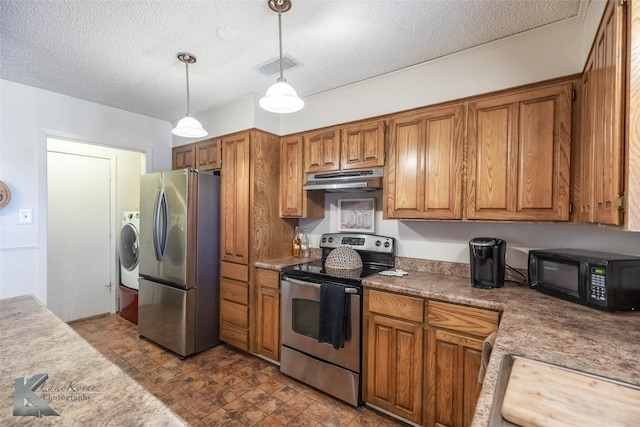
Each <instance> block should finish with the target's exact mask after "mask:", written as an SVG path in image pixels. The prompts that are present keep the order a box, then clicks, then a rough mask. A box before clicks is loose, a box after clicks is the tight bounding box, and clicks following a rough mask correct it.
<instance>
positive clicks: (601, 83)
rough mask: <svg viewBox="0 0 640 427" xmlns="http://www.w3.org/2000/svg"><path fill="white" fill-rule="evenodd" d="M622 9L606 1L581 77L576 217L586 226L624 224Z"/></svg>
mask: <svg viewBox="0 0 640 427" xmlns="http://www.w3.org/2000/svg"><path fill="white" fill-rule="evenodd" d="M626 10H627V8H626V5H622V4H620V3H619V2H608V4H607V6H606V9H605V12H604V14H603V17H602V21H601V23H600V27H599V28H598V32H597V34H596V38H595V40H594V43H593V47H592V50H591V53H590V54H589V57H588V59H587V66H586V67H585V71H584V73H583V92H584V95H583V112H584V113H583V116H582V126H583V129H584V130H583V132H584V135H583V141H582V147H581V148H582V150H583V151H584V156H583V157H582V160H583V161H582V163H581V165H580V167H581V174H580V175H581V177H582V180H581V183H580V184H581V191H580V196H581V199H580V216H579V218H580V220H583V221H587V222H597V223H601V224H613V225H619V224H622V221H623V212H622V210H621V209H620V207H619V200H620V198H621V197H622V194H623V191H624V175H623V173H624V120H625V116H624V114H625V110H624V106H625V99H626V98H625V90H624V82H625V74H626V70H625V55H624V52H625V50H624V48H625V43H626V40H625V31H626V29H625V23H626Z"/></svg>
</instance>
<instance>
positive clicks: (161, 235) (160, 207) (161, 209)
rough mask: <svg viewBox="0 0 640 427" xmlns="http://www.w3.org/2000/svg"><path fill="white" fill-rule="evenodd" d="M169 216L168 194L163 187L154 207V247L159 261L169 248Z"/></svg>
mask: <svg viewBox="0 0 640 427" xmlns="http://www.w3.org/2000/svg"><path fill="white" fill-rule="evenodd" d="M168 216H169V215H168V207H167V195H166V194H165V192H164V189H163V190H160V191H159V192H158V196H157V197H156V203H155V206H154V207H153V226H152V230H153V249H154V251H155V253H156V259H157V260H158V261H162V258H164V254H165V252H166V250H167V218H168Z"/></svg>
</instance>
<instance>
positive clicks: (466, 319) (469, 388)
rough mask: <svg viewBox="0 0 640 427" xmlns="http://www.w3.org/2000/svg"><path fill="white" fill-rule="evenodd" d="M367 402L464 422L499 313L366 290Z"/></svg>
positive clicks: (418, 419)
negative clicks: (485, 350)
mask: <svg viewBox="0 0 640 427" xmlns="http://www.w3.org/2000/svg"><path fill="white" fill-rule="evenodd" d="M364 295H365V308H364V313H365V328H366V331H367V333H366V336H365V345H364V360H365V363H364V369H365V372H364V377H363V378H364V379H363V396H364V400H365V402H367V403H368V404H370V405H373V406H375V407H378V408H380V409H384V410H385V411H388V412H390V413H393V414H395V415H398V416H399V417H401V418H404V419H406V420H408V421H411V422H414V423H416V424H420V425H424V426H429V427H431V426H442V427H443V426H448V427H449V426H450V427H467V426H469V425H470V424H471V420H472V419H473V413H474V411H475V407H476V402H477V400H478V396H479V394H480V389H481V386H482V384H480V383H478V373H479V370H480V363H481V357H482V344H483V341H484V339H485V338H486V337H487V336H489V335H490V334H491V333H492V332H494V331H497V329H498V322H499V316H500V313H499V312H497V311H491V310H486V309H480V308H476V307H468V306H462V305H458V304H451V303H445V302H440V301H433V300H428V299H424V298H417V297H411V296H407V295H400V294H395V293H391V292H383V291H378V290H373V289H365V294H364Z"/></svg>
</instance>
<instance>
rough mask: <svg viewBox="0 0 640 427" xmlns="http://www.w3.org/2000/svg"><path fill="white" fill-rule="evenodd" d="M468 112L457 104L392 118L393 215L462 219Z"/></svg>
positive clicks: (389, 207) (389, 173)
mask: <svg viewBox="0 0 640 427" xmlns="http://www.w3.org/2000/svg"><path fill="white" fill-rule="evenodd" d="M463 112H464V106H463V105H462V104H457V105H452V106H449V107H435V108H426V109H423V110H420V111H417V112H413V113H411V114H406V115H401V116H397V117H394V118H392V119H391V121H390V129H391V130H390V138H389V158H388V159H387V169H386V173H385V180H386V181H385V185H384V188H385V194H386V197H385V200H386V205H385V216H386V217H387V218H399V219H461V218H462V162H463V161H462V155H463V149H462V142H463V133H462V130H463V117H464V116H463Z"/></svg>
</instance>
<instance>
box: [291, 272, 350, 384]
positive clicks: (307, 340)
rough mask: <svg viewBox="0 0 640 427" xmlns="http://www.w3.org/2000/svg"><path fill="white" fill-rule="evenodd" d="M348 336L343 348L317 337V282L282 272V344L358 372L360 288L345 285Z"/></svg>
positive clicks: (318, 296) (318, 311)
mask: <svg viewBox="0 0 640 427" xmlns="http://www.w3.org/2000/svg"><path fill="white" fill-rule="evenodd" d="M340 286H344V288H345V292H346V293H349V294H350V295H349V304H350V309H351V339H350V340H348V341H345V343H344V348H339V349H334V348H333V346H332V345H331V344H328V343H323V342H319V341H318V330H319V324H320V284H319V283H314V282H311V281H306V280H299V279H293V278H290V277H287V276H284V277H283V279H282V345H283V346H287V347H290V348H292V349H294V350H298V351H300V352H303V353H306V354H308V355H311V356H313V357H315V358H318V359H321V360H324V361H326V362H329V363H333V364H335V365H338V366H341V367H343V368H346V369H349V370H351V371H353V372H356V373H360V342H361V340H360V303H361V295H360V292H361V291H360V289H359V288H356V287H352V286H347V285H340Z"/></svg>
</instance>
